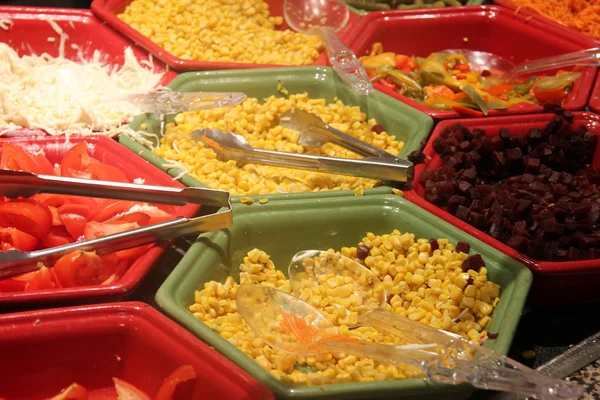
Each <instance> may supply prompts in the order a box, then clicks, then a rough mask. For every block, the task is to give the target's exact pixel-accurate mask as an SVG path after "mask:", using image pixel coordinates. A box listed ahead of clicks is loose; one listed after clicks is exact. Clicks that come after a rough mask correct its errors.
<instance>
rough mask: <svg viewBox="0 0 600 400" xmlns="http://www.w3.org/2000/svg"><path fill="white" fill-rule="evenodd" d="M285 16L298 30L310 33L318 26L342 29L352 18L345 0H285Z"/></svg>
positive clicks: (293, 27) (291, 25)
mask: <svg viewBox="0 0 600 400" xmlns="http://www.w3.org/2000/svg"><path fill="white" fill-rule="evenodd" d="M283 17H284V19H285V21H286V22H287V23H288V25H289V26H290V27H291V28H292V29H293V30H295V31H297V32H303V33H310V30H311V29H312V28H314V27H317V26H329V27H331V28H332V29H333V30H334V31H336V32H339V31H340V30H342V29H343V28H344V27H345V26H346V25H347V24H348V20H349V19H350V10H349V9H348V6H347V5H346V2H345V1H344V0H285V1H284V5H283Z"/></svg>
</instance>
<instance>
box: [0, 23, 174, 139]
mask: <svg viewBox="0 0 600 400" xmlns="http://www.w3.org/2000/svg"><path fill="white" fill-rule="evenodd" d="M47 21H48V23H49V24H50V25H51V26H52V28H53V29H54V31H55V32H56V33H57V34H58V35H60V44H59V56H58V57H57V58H54V57H52V56H50V55H49V54H47V53H44V54H41V55H39V56H38V55H32V56H24V57H19V55H18V54H17V53H16V52H15V51H14V50H13V49H11V48H10V47H9V46H8V45H7V44H6V43H0V136H1V135H2V134H3V133H4V131H7V130H12V129H16V128H20V127H22V128H35V129H41V130H44V131H46V132H47V133H49V134H51V135H61V134H67V135H68V134H75V133H77V134H82V135H91V134H93V133H94V134H104V135H108V136H114V135H117V134H119V133H122V132H131V129H130V128H129V127H127V126H125V124H127V123H128V122H129V120H130V119H131V118H132V117H133V116H135V115H138V114H140V112H141V111H140V109H139V108H138V107H137V106H135V105H133V104H131V103H130V102H128V101H124V100H122V99H121V96H123V95H127V94H136V93H148V92H151V91H154V90H155V89H156V88H157V86H158V84H159V82H160V80H161V78H162V76H163V74H160V73H156V72H154V71H153V70H152V69H151V68H150V69H148V68H144V67H142V66H141V65H140V62H138V60H137V59H136V57H135V55H134V54H133V50H132V49H131V48H127V49H126V50H125V54H124V62H123V65H122V66H111V65H109V64H107V63H106V62H105V60H104V57H103V55H102V54H101V53H100V52H99V51H98V50H96V51H94V53H93V55H92V57H91V58H90V59H87V60H86V59H85V57H84V55H83V51H82V49H81V47H79V46H77V45H74V44H73V45H71V47H72V48H74V49H77V50H78V55H77V57H78V59H79V61H80V62H79V63H78V62H75V61H71V60H67V59H65V58H64V54H65V42H66V40H67V38H68V35H67V34H66V33H64V32H63V31H62V29H61V28H60V26H58V24H56V22H54V21H52V20H47ZM50 39H51V38H48V41H50ZM52 39H53V38H52Z"/></svg>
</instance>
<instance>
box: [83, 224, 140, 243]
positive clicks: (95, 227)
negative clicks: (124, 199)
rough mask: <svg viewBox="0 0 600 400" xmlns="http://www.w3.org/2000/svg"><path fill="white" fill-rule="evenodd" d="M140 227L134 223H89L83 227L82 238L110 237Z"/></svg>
mask: <svg viewBox="0 0 600 400" xmlns="http://www.w3.org/2000/svg"><path fill="white" fill-rule="evenodd" d="M139 227H140V226H139V225H138V224H137V223H136V222H123V223H119V222H96V221H89V222H88V223H87V224H86V225H85V229H84V231H83V236H84V238H85V239H86V240H87V239H94V238H99V237H102V236H107V235H112V234H114V233H119V232H124V231H129V230H131V229H136V228H139Z"/></svg>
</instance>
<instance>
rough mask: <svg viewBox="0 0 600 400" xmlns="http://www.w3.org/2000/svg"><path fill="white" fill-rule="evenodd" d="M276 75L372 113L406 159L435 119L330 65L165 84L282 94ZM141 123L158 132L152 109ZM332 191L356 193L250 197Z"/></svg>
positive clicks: (215, 74)
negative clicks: (366, 90) (359, 88)
mask: <svg viewBox="0 0 600 400" xmlns="http://www.w3.org/2000/svg"><path fill="white" fill-rule="evenodd" d="M279 80H281V81H282V82H283V84H284V86H285V88H286V89H287V90H288V91H289V92H290V93H292V94H293V93H303V92H308V95H309V96H310V97H312V98H324V99H326V100H327V101H328V102H331V101H333V99H334V97H337V98H339V99H341V100H342V101H343V102H344V104H346V105H353V106H360V108H361V110H362V111H363V112H365V113H366V114H367V115H368V117H369V118H375V119H376V120H377V122H379V123H380V124H382V125H383V126H385V127H386V128H387V129H388V133H389V134H390V135H395V136H396V138H397V139H398V140H401V141H403V142H404V148H403V150H402V153H401V154H400V157H402V158H406V157H408V155H409V154H410V153H411V152H412V151H414V150H418V149H420V148H421V142H422V141H423V140H424V139H426V138H427V136H428V135H429V133H430V132H431V130H432V128H433V119H431V117H429V116H428V115H426V114H425V113H422V112H420V111H417V110H415V109H414V108H412V107H410V106H408V105H406V104H404V103H402V102H401V101H398V100H396V99H394V98H392V97H390V96H387V95H385V94H383V93H381V92H379V91H375V92H374V93H373V94H371V95H370V96H359V95H357V94H355V93H353V92H352V91H351V90H350V89H349V88H348V87H347V86H346V85H345V84H343V83H342V81H341V80H340V79H339V78H338V77H337V75H336V74H335V73H334V71H333V70H332V69H331V68H329V67H291V68H277V69H272V68H271V69H269V68H267V69H252V70H227V71H205V72H188V73H184V74H180V75H179V76H177V77H176V78H175V79H173V81H172V82H171V83H170V84H169V85H168V86H169V87H170V88H171V89H173V90H178V91H182V92H191V91H215V92H219V91H232V92H244V93H246V94H247V95H248V96H249V97H255V98H258V99H264V98H267V97H269V96H272V95H280V94H279V93H278V92H277V82H278V81H279ZM173 118H174V116H170V117H169V118H168V119H167V122H170V121H172V120H173ZM142 122H144V123H146V124H147V126H148V128H147V129H146V130H147V131H148V132H150V133H154V134H159V133H160V123H159V120H158V118H157V117H156V116H153V115H150V114H146V115H142V116H138V117H137V118H136V119H135V120H133V121H132V122H131V127H132V128H133V129H135V130H139V129H140V125H141V123H142ZM119 142H120V143H121V144H123V145H125V146H126V147H128V148H129V149H130V150H132V151H133V152H135V153H137V154H139V155H141V156H142V157H143V158H145V159H146V160H147V161H149V162H151V163H152V164H154V165H155V166H157V167H158V168H160V169H162V170H164V171H167V172H168V173H169V174H170V175H172V176H178V175H179V173H180V172H181V171H180V170H179V169H166V168H164V167H163V164H165V162H166V161H165V160H164V159H162V158H160V157H158V156H156V155H154V154H152V152H151V151H150V150H149V149H147V148H146V147H144V146H142V145H141V144H140V143H138V142H137V141H135V140H133V139H132V138H131V137H130V136H128V135H121V136H119ZM181 182H182V183H183V184H184V185H186V186H196V187H197V186H200V187H205V185H203V184H202V182H200V181H198V180H197V179H195V178H193V177H192V176H190V175H185V176H183V178H182V179H181ZM365 192H366V193H369V194H370V193H375V194H376V193H391V188H390V187H387V186H381V187H378V188H374V189H367V190H366V191H365ZM331 196H337V197H339V196H354V192H353V191H352V190H335V191H333V190H328V191H322V192H309V193H292V194H270V195H257V196H250V197H254V198H255V199H258V198H268V199H269V200H279V199H294V198H302V199H306V198H322V197H331ZM232 201H233V202H234V203H238V202H239V201H240V196H235V197H233V199H232Z"/></svg>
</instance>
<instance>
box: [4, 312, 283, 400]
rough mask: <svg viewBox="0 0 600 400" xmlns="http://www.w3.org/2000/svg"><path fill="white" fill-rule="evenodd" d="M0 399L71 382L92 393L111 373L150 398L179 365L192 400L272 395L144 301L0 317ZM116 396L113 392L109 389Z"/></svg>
mask: <svg viewBox="0 0 600 400" xmlns="http://www.w3.org/2000/svg"><path fill="white" fill-rule="evenodd" d="M0 354H2V360H3V362H2V363H0V376H2V379H0V397H2V398H6V399H28V400H41V399H49V398H50V397H52V396H54V395H56V394H58V393H59V392H60V391H61V390H62V389H63V388H65V387H67V386H69V385H71V384H72V383H73V382H77V383H79V384H80V385H83V386H84V387H85V388H86V389H88V391H89V392H90V398H92V397H91V395H98V397H94V398H104V397H101V394H102V393H107V392H110V390H111V389H112V388H114V385H113V383H112V378H113V377H117V378H121V379H124V380H126V381H127V382H129V383H131V384H134V385H135V386H137V387H138V388H139V389H141V390H143V391H145V392H146V393H147V394H149V395H150V396H154V395H155V394H156V392H157V391H158V388H159V387H160V385H161V384H162V383H163V381H164V379H165V378H166V377H167V376H168V375H169V374H170V373H171V372H172V371H174V370H175V369H176V368H178V367H179V366H181V365H186V364H189V365H191V366H192V367H193V368H194V371H195V372H196V386H195V389H194V397H193V399H190V400H200V399H206V400H217V399H218V400H250V399H252V400H254V399H256V400H259V399H260V400H263V399H264V400H270V399H273V398H274V397H273V394H272V393H271V392H269V391H268V390H267V388H266V387H264V386H262V385H261V384H260V383H259V382H258V381H256V380H254V379H253V378H252V377H251V376H250V375H248V374H247V373H246V372H244V371H243V370H242V369H240V368H239V367H238V366H236V365H235V364H234V363H232V362H231V361H229V360H228V359H226V358H225V357H224V356H222V355H221V354H219V353H218V352H216V351H214V350H213V349H211V348H210V347H209V346H208V345H206V344H204V343H203V342H201V341H200V340H198V339H197V338H196V337H195V336H193V335H192V334H190V333H189V332H187V331H186V330H185V329H183V328H181V327H180V326H179V325H177V324H176V323H174V322H173V321H171V320H170V319H169V318H167V317H165V316H163V315H162V314H161V313H159V312H158V311H156V310H155V309H153V308H152V307H150V306H149V305H147V304H143V303H133V302H132V303H119V304H114V303H113V304H104V305H95V306H88V307H72V308H60V309H53V310H40V311H32V312H23V313H14V314H5V315H2V316H0ZM113 393H114V391H113Z"/></svg>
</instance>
